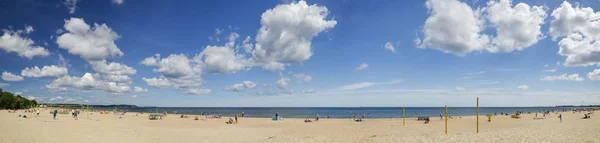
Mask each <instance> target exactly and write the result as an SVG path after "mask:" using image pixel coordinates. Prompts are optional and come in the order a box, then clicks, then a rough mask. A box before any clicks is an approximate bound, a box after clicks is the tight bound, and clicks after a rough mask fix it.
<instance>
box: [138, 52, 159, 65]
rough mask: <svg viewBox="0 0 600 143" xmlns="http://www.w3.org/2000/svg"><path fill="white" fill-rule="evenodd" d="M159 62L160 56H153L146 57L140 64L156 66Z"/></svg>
mask: <svg viewBox="0 0 600 143" xmlns="http://www.w3.org/2000/svg"><path fill="white" fill-rule="evenodd" d="M159 61H160V54H155V55H154V57H147V58H145V59H144V60H143V61H141V62H140V64H142V65H145V66H158V62H159Z"/></svg>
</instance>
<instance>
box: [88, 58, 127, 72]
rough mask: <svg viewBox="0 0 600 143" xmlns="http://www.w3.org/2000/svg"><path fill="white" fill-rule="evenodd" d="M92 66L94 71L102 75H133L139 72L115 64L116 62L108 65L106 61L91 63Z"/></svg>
mask: <svg viewBox="0 0 600 143" xmlns="http://www.w3.org/2000/svg"><path fill="white" fill-rule="evenodd" d="M90 64H91V65H92V68H93V69H94V71H96V72H98V73H101V74H108V75H133V74H135V73H136V72H137V71H136V70H135V69H133V68H132V67H129V66H127V65H124V64H120V63H115V62H111V63H107V62H106V61H105V60H102V61H90Z"/></svg>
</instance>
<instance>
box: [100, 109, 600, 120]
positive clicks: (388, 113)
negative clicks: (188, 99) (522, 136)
mask: <svg viewBox="0 0 600 143" xmlns="http://www.w3.org/2000/svg"><path fill="white" fill-rule="evenodd" d="M578 108H583V107H480V108H479V115H485V114H498V115H500V113H508V114H514V113H516V112H518V111H520V112H523V113H529V112H530V113H535V112H543V111H551V112H552V111H562V110H563V109H578ZM596 108H597V107H596ZM90 109H95V110H107V111H114V110H117V111H127V112H145V113H155V112H156V111H157V110H158V112H159V113H163V112H167V113H168V114H169V115H171V114H175V113H177V114H186V115H221V116H230V117H232V116H234V115H235V114H236V113H237V114H239V116H241V113H242V112H244V113H245V115H244V117H256V118H270V117H272V116H274V115H275V114H276V113H278V114H279V116H282V117H284V118H313V117H315V116H316V115H317V114H319V116H320V117H321V118H326V117H327V116H330V117H331V118H352V117H353V116H354V114H356V117H362V115H363V114H365V115H366V116H367V118H402V110H403V108H402V107H120V108H115V107H106V108H100V107H96V108H90ZM404 112H405V117H407V118H415V117H418V116H430V117H439V116H440V114H445V108H444V107H406V108H404ZM448 115H449V116H473V115H476V108H475V107H448Z"/></svg>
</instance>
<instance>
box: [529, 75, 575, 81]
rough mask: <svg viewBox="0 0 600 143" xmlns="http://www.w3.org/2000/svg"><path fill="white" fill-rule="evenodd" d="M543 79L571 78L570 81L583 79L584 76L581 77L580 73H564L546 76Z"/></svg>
mask: <svg viewBox="0 0 600 143" xmlns="http://www.w3.org/2000/svg"><path fill="white" fill-rule="evenodd" d="M540 80H543V81H554V80H570V81H583V78H581V77H579V74H571V75H569V74H562V75H558V76H545V77H543V78H542V79H540Z"/></svg>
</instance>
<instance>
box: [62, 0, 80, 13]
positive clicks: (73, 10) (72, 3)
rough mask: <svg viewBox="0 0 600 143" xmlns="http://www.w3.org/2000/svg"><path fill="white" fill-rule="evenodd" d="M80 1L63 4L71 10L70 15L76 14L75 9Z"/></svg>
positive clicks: (68, 0) (71, 0)
mask: <svg viewBox="0 0 600 143" xmlns="http://www.w3.org/2000/svg"><path fill="white" fill-rule="evenodd" d="M77 1H78V0H64V1H63V4H64V5H65V6H66V7H67V8H68V9H69V13H70V14H73V13H75V9H76V8H77Z"/></svg>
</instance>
